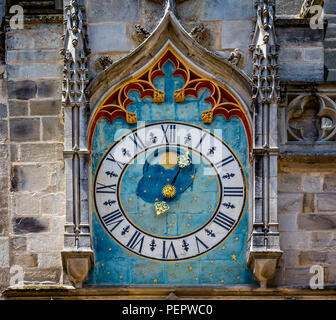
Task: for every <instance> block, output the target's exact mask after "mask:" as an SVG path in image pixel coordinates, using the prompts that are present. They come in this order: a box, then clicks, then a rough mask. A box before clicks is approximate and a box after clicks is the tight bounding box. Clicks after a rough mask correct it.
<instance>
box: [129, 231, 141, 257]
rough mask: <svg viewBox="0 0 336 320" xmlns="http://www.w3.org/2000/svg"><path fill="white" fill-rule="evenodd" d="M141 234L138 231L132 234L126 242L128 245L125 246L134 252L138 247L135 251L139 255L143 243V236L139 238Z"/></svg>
mask: <svg viewBox="0 0 336 320" xmlns="http://www.w3.org/2000/svg"><path fill="white" fill-rule="evenodd" d="M141 234H142V233H141V232H140V231H138V230H136V231H135V232H134V234H133V235H132V237H131V239H130V240H129V241H128V243H127V245H126V246H127V247H128V248H130V249H132V250H134V249H135V248H136V247H138V246H139V248H138V249H137V251H138V252H139V253H141V251H142V246H143V242H144V238H145V236H144V235H143V236H142V237H141Z"/></svg>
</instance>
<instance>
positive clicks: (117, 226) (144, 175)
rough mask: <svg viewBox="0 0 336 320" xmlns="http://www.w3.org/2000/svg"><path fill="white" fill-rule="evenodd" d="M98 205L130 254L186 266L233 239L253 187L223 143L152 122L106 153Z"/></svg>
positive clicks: (98, 177)
mask: <svg viewBox="0 0 336 320" xmlns="http://www.w3.org/2000/svg"><path fill="white" fill-rule="evenodd" d="M205 199H206V200H205ZM94 204H95V207H96V212H97V215H98V217H99V219H100V222H101V224H102V225H103V227H104V229H105V231H106V232H107V233H108V234H109V235H110V236H111V237H112V238H113V239H114V241H116V242H117V243H118V244H119V245H120V246H121V247H123V248H124V249H126V250H128V251H130V252H132V253H134V254H136V255H139V256H141V257H143V258H148V259H152V260H158V261H178V260H186V259H191V258H195V257H197V256H200V255H203V254H205V253H207V252H209V251H210V250H212V249H214V248H215V247H217V246H218V245H219V244H221V243H222V242H223V241H224V240H225V239H226V238H228V237H229V236H230V234H231V233H232V232H233V230H234V229H235V227H236V226H237V225H238V223H239V221H240V219H241V216H242V214H243V211H244V208H245V204H246V181H245V176H244V171H243V169H242V166H241V164H240V162H239V160H238V158H237V157H236V155H235V154H234V153H233V151H232V150H231V149H230V148H229V147H228V146H227V145H226V143H225V142H224V141H223V140H221V139H220V137H218V136H216V135H215V134H213V133H211V132H209V131H207V130H205V129H203V128H201V127H198V126H195V125H191V124H186V123H180V122H159V123H152V124H149V125H147V126H144V127H140V128H136V129H134V130H132V131H130V132H128V133H127V134H125V135H123V136H122V137H121V138H120V139H119V140H117V141H116V142H115V143H114V144H113V145H112V146H111V147H110V148H109V149H108V151H107V152H106V153H105V155H104V156H103V158H102V159H101V161H100V163H99V166H98V168H97V171H96V174H95V178H94Z"/></svg>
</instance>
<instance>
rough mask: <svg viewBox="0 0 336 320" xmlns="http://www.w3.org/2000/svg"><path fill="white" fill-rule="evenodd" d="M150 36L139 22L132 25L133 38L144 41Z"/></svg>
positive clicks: (140, 41)
mask: <svg viewBox="0 0 336 320" xmlns="http://www.w3.org/2000/svg"><path fill="white" fill-rule="evenodd" d="M149 36H150V32H149V31H148V30H147V29H146V28H145V27H143V26H141V25H140V24H136V25H135V26H134V34H133V38H134V39H135V40H136V41H137V42H139V43H142V42H144V41H145V40H146V39H147V38H148V37H149Z"/></svg>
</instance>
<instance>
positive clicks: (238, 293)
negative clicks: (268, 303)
mask: <svg viewBox="0 0 336 320" xmlns="http://www.w3.org/2000/svg"><path fill="white" fill-rule="evenodd" d="M172 294H174V295H175V296H176V299H204V300H205V299H213V298H216V299H217V300H218V299H222V300H236V299H237V298H239V299H246V300H257V299H258V300H262V299H276V300H288V299H290V300H313V299H320V300H327V299H330V300H336V287H335V288H334V287H332V288H331V287H330V288H326V289H324V290H311V289H307V288H277V289H273V288H268V289H260V288H241V287H239V288H223V287H222V288H220V287H216V286H207V287H204V286H202V287H194V288H190V287H189V288H183V287H165V288H158V287H155V288H153V287H152V288H149V287H139V286H138V287H108V288H106V287H105V288H101V289H100V288H83V289H75V288H73V287H66V286H45V287H43V286H40V287H33V286H31V287H26V288H22V289H16V288H7V289H6V290H5V291H4V292H3V297H4V298H5V299H7V300H36V299H40V300H50V299H51V298H52V299H54V300H73V299H76V300H86V299H105V300H150V299H152V300H167V299H169V297H170V296H171V295H172Z"/></svg>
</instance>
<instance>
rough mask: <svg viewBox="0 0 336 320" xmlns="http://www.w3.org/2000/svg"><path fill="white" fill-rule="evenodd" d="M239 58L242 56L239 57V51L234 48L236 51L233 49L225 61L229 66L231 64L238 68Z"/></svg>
mask: <svg viewBox="0 0 336 320" xmlns="http://www.w3.org/2000/svg"><path fill="white" fill-rule="evenodd" d="M241 57H242V55H241V53H240V52H239V49H238V48H236V49H234V50H233V51H232V52H231V53H230V55H229V57H228V59H227V60H228V61H229V62H230V63H231V64H233V65H235V66H238V64H239V61H240V59H241Z"/></svg>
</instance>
